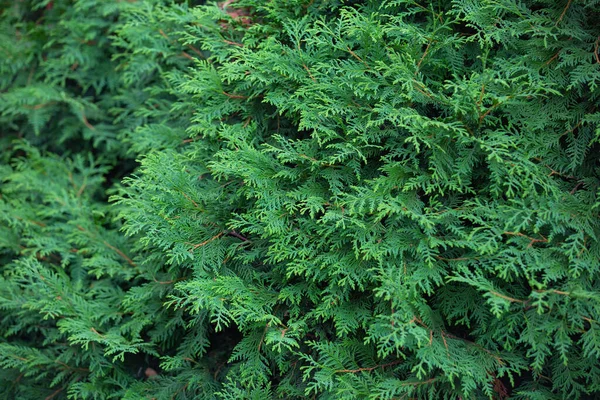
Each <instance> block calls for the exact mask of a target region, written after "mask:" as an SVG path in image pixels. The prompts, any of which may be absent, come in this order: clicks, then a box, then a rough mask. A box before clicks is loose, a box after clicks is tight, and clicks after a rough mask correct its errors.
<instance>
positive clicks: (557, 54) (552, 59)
mask: <svg viewBox="0 0 600 400" xmlns="http://www.w3.org/2000/svg"><path fill="white" fill-rule="evenodd" d="M561 50H562V49H560V50H558V51H557V52H556V54H554V55H553V56H552V58H551V59H549V60H548V61H546V62H545V63H544V65H543V66H544V67H545V66H547V65H548V64H550V63H551V62H552V61H554V60H556V58H557V57H558V56H559V54H560V52H561Z"/></svg>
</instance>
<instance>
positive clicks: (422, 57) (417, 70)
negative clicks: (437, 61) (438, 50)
mask: <svg viewBox="0 0 600 400" xmlns="http://www.w3.org/2000/svg"><path fill="white" fill-rule="evenodd" d="M431 43H432V42H431V41H429V42H427V47H425V52H424V53H423V55H422V56H421V59H420V60H419V62H418V63H417V69H416V70H415V76H417V74H418V73H419V69H420V68H421V63H422V62H423V59H425V57H427V53H429V47H430V46H431Z"/></svg>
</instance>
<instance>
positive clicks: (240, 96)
mask: <svg viewBox="0 0 600 400" xmlns="http://www.w3.org/2000/svg"><path fill="white" fill-rule="evenodd" d="M221 93H223V94H224V95H225V96H227V97H229V98H230V99H247V98H248V96H242V95H241V94H231V93H227V92H225V91H223V92H221Z"/></svg>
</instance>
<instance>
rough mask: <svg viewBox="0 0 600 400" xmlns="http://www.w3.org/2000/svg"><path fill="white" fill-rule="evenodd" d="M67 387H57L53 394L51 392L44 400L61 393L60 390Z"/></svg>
mask: <svg viewBox="0 0 600 400" xmlns="http://www.w3.org/2000/svg"><path fill="white" fill-rule="evenodd" d="M64 389H65V388H64V387H61V388H58V389H56V390H55V391H54V392H52V394H50V395H49V396H47V397H46V398H45V399H44V400H50V399H52V398H54V397H55V396H56V395H57V394H59V393H60V392H62V391H63V390H64Z"/></svg>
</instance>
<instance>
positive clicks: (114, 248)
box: [103, 240, 136, 267]
mask: <svg viewBox="0 0 600 400" xmlns="http://www.w3.org/2000/svg"><path fill="white" fill-rule="evenodd" d="M103 243H104V245H105V246H106V247H108V248H109V249H113V250H114V251H115V252H116V253H117V254H118V255H120V256H121V257H123V258H124V259H125V261H127V263H128V264H129V265H131V266H132V267H135V266H136V264H135V263H134V262H133V260H132V259H131V258H129V257H127V254H125V253H123V252H122V251H121V250H119V249H118V248H116V247H115V246H113V245H111V244H110V243H108V242H107V241H106V240H104V241H103Z"/></svg>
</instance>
